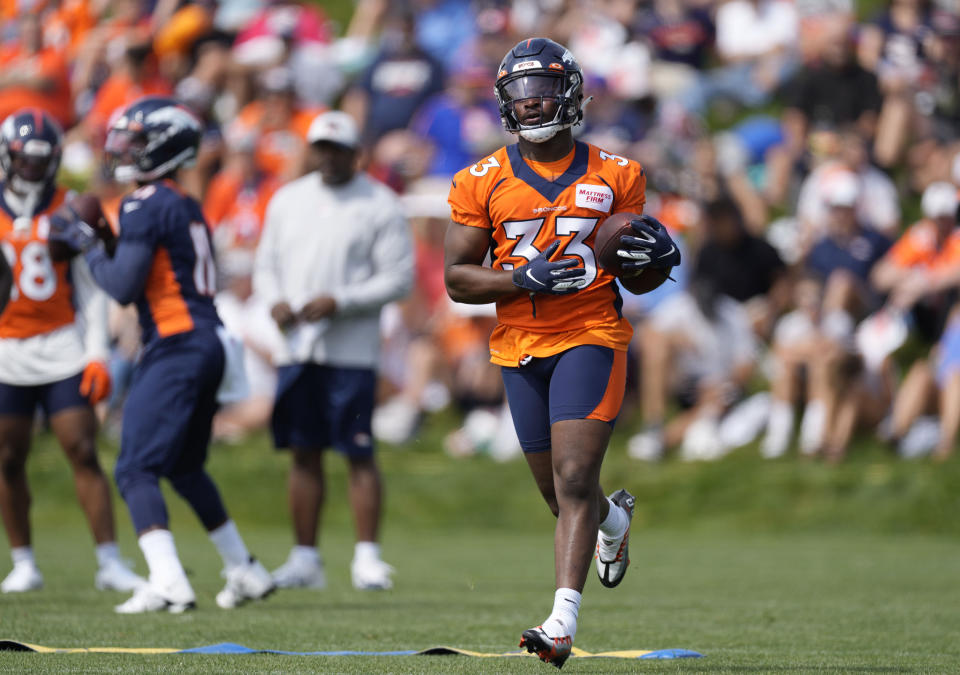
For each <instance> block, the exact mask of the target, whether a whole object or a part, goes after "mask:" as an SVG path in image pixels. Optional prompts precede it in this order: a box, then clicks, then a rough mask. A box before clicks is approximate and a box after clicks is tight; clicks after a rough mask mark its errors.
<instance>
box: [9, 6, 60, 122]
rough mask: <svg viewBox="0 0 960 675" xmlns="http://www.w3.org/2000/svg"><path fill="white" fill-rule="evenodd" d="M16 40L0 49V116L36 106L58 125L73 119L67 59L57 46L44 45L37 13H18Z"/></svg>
mask: <svg viewBox="0 0 960 675" xmlns="http://www.w3.org/2000/svg"><path fill="white" fill-rule="evenodd" d="M17 21H18V22H19V31H18V33H19V36H20V39H19V40H18V41H17V42H15V43H13V44H12V45H10V46H7V47H4V48H3V49H2V50H0V119H6V118H7V116H8V115H10V114H11V113H13V112H15V111H17V110H20V109H21V108H40V109H41V110H45V111H47V112H48V113H50V115H51V116H52V117H54V118H55V119H56V120H57V121H58V122H59V123H60V124H61V125H62V126H65V127H66V126H69V125H70V124H71V123H72V122H73V108H72V104H71V102H70V80H69V77H68V72H67V61H66V58H65V55H64V53H63V51H62V50H61V49H59V48H57V47H45V46H44V41H43V23H42V20H41V17H40V15H39V14H21V15H20V17H19V19H17Z"/></svg>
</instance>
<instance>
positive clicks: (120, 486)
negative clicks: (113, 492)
mask: <svg viewBox="0 0 960 675" xmlns="http://www.w3.org/2000/svg"><path fill="white" fill-rule="evenodd" d="M113 479H114V481H116V483H117V490H118V491H119V492H120V496H121V497H123V498H124V500H125V501H126V500H128V495H130V494H131V493H132V492H133V491H134V490H135V489H136V487H137V485H141V484H144V483H147V484H150V483H152V484H157V483H159V480H158V479H157V476H155V475H154V474H152V473H149V472H147V471H144V470H142V469H134V468H129V467H126V466H123V465H122V464H120V463H117V466H116V468H115V469H114V472H113Z"/></svg>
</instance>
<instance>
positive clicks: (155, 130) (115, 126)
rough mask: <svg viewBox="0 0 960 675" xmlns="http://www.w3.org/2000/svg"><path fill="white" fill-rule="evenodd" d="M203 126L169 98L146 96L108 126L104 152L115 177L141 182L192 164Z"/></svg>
mask: <svg viewBox="0 0 960 675" xmlns="http://www.w3.org/2000/svg"><path fill="white" fill-rule="evenodd" d="M202 134H203V125H202V124H201V122H200V120H199V119H198V118H197V116H196V115H195V114H194V113H193V112H191V110H190V109H189V108H187V107H186V106H185V105H183V104H181V103H179V102H178V101H176V100H174V99H172V98H165V97H161V96H146V97H144V98H141V99H138V100H136V101H134V102H133V103H131V104H130V105H129V106H128V107H127V108H126V109H125V110H124V111H123V112H122V113H121V114H120V116H119V117H117V118H116V119H115V120H114V121H113V123H112V124H111V125H110V130H109V132H108V133H107V142H106V146H105V148H104V149H105V151H106V154H107V163H108V168H109V169H110V172H111V173H112V174H113V177H114V179H116V180H117V181H119V182H121V183H127V182H139V183H144V182H148V181H152V180H156V179H158V178H162V177H163V176H166V175H167V174H169V173H171V172H173V171H175V170H176V169H178V168H180V167H189V166H193V164H194V163H195V162H196V159H197V150H198V148H199V147H200V137H201V135H202Z"/></svg>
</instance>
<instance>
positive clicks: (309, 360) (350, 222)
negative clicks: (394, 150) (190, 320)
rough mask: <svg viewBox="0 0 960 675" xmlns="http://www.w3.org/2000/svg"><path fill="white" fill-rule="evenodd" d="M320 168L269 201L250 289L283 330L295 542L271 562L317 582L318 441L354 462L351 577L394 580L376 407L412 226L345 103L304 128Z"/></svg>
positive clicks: (407, 279)
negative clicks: (387, 330)
mask: <svg viewBox="0 0 960 675" xmlns="http://www.w3.org/2000/svg"><path fill="white" fill-rule="evenodd" d="M307 141H308V143H309V144H310V148H311V151H312V153H313V160H314V163H315V165H316V167H317V169H316V170H315V171H312V172H311V173H308V174H307V175H305V176H303V177H301V178H298V179H297V180H294V181H293V182H291V183H288V184H287V185H285V186H283V187H282V188H280V189H279V190H278V191H277V192H276V194H275V195H274V196H273V198H272V199H271V201H270V203H269V205H268V206H267V214H266V220H265V224H264V229H263V233H262V235H261V238H260V243H259V245H258V247H257V254H256V262H255V267H254V276H253V281H254V289H255V292H256V293H257V295H259V296H260V297H261V299H262V300H263V301H264V302H265V303H266V304H267V306H269V307H270V308H271V310H270V312H271V315H272V317H273V319H274V321H275V322H276V324H277V326H278V327H279V328H280V330H281V331H282V332H283V333H284V338H285V339H284V345H283V348H282V349H281V350H280V351H279V353H277V354H276V355H275V361H276V363H277V366H278V372H277V379H278V383H277V396H276V403H275V406H274V411H273V417H272V421H271V427H272V432H273V438H274V443H275V445H276V447H277V448H285V449H287V448H288V449H290V450H291V451H292V453H293V463H292V466H291V471H290V477H289V490H290V507H291V512H292V517H293V527H294V537H295V546H294V547H293V550H292V551H291V553H290V556H289V558H288V560H287V562H286V563H285V564H284V565H283V566H282V567H280V568H279V569H278V570H276V571H275V572H274V580H275V581H276V583H277V585H278V586H280V587H281V588H283V587H310V588H321V587H323V586H324V585H325V583H326V579H325V575H324V569H323V563H322V560H321V558H320V555H319V553H318V551H317V546H316V544H317V528H318V525H319V519H320V509H321V506H322V503H323V500H324V469H323V451H324V450H325V449H326V448H328V447H333V448H335V449H336V450H338V451H339V452H340V453H341V454H343V455H344V456H345V457H346V459H347V463H348V467H349V496H350V505H351V508H352V510H353V515H354V521H355V526H356V539H357V543H356V547H355V550H354V556H353V563H352V565H351V573H352V578H353V585H354V586H355V587H357V588H361V589H382V588H389V587H390V586H391V585H392V580H391V576H390V575H391V574H392V572H393V568H392V567H390V566H389V565H387V564H386V563H385V562H383V561H382V559H381V558H380V548H379V544H378V540H379V526H380V515H381V497H382V486H381V479H380V472H379V469H378V467H377V463H376V461H375V458H374V447H373V440H372V437H371V428H370V424H371V414H372V411H373V404H374V393H375V392H374V389H375V386H376V379H377V377H376V369H377V366H378V361H379V352H380V333H379V321H380V310H381V308H382V307H383V306H384V305H386V304H387V303H389V302H391V301H394V300H397V299H399V298H402V297H404V296H405V295H406V294H407V293H408V292H409V291H410V288H411V286H412V284H413V268H414V256H413V245H412V239H411V235H410V229H409V226H408V223H407V221H406V219H405V218H404V216H403V210H402V208H401V206H400V203H399V200H398V198H397V196H396V195H395V194H394V193H393V192H391V191H390V189H389V188H387V187H386V186H384V185H382V184H380V183H378V182H376V181H374V180H373V179H372V178H370V177H369V176H368V175H367V174H366V173H364V172H362V171H358V170H357V168H356V162H357V154H358V150H359V133H358V130H357V125H356V124H355V122H354V121H353V118H351V117H350V116H349V115H347V114H346V113H343V112H339V111H331V112H326V113H323V114H321V115H319V116H318V117H317V118H316V119H315V120H314V121H313V123H312V124H311V125H310V128H309V130H308V132H307Z"/></svg>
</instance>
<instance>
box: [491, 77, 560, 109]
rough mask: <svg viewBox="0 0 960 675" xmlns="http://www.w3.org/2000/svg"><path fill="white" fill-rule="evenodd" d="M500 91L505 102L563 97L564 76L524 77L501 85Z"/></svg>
mask: <svg viewBox="0 0 960 675" xmlns="http://www.w3.org/2000/svg"><path fill="white" fill-rule="evenodd" d="M500 91H501V92H502V93H501V95H502V96H503V97H504V102H507V101H519V100H522V99H527V98H540V97H556V96H561V95H563V76H562V75H560V74H557V75H552V74H549V73H537V74H536V75H524V76H523V77H518V78H516V79H513V80H509V81H508V82H505V83H504V84H502V85H500Z"/></svg>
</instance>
